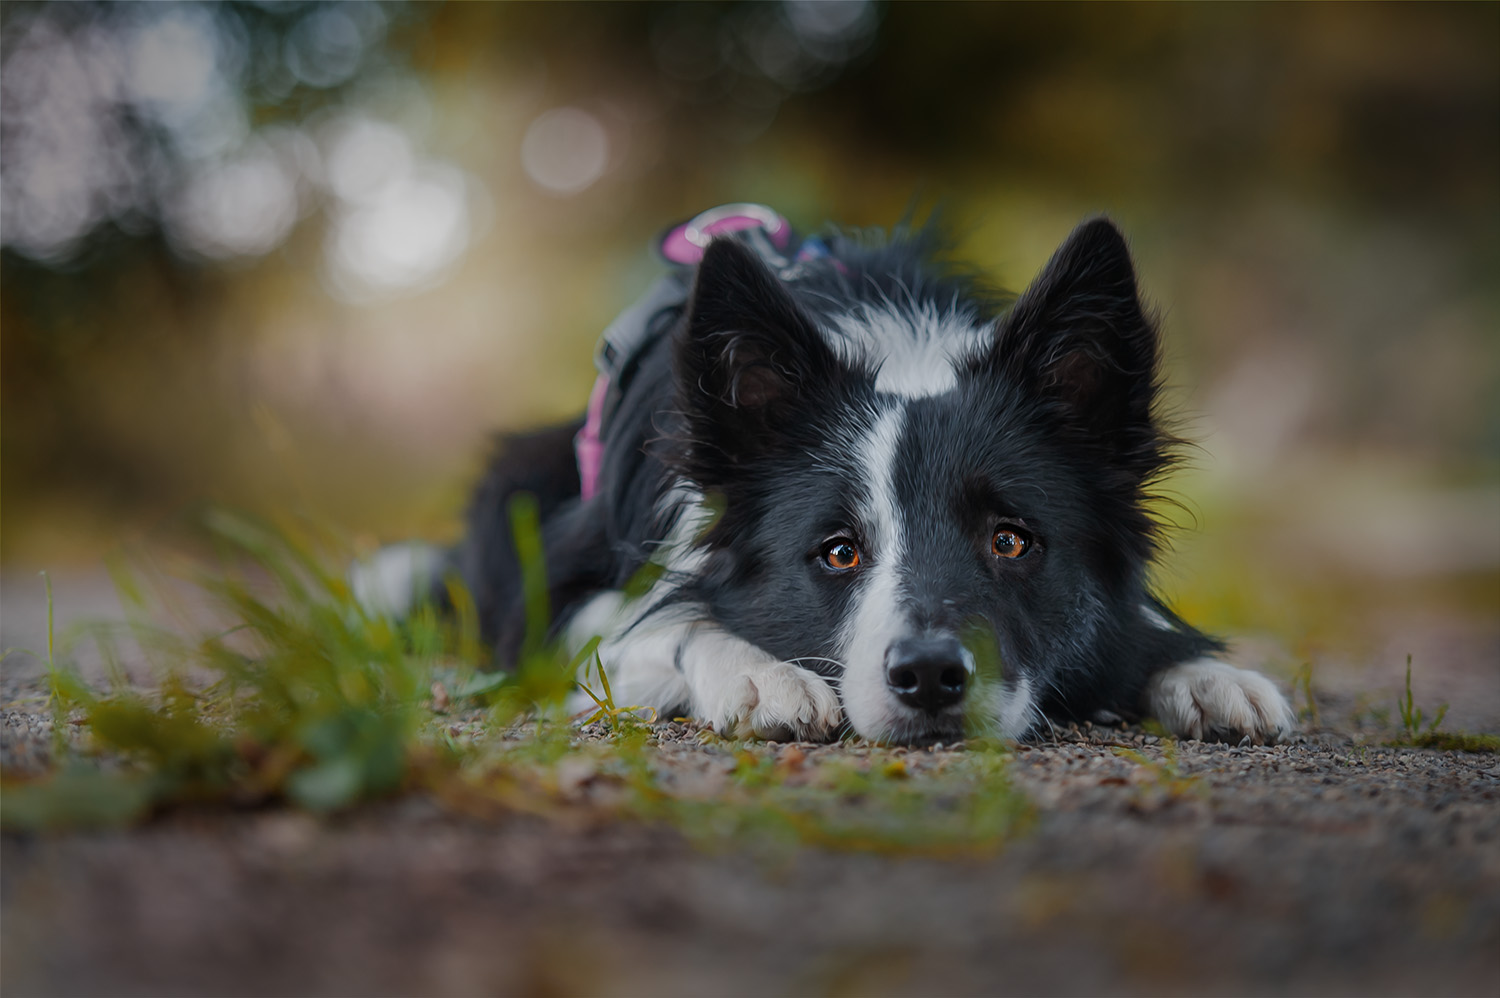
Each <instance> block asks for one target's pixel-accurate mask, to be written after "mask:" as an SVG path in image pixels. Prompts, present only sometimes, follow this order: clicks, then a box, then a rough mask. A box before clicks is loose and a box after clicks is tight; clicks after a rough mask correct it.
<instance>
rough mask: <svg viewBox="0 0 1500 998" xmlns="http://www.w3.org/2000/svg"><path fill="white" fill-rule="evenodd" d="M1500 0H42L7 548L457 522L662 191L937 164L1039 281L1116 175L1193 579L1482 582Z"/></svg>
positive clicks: (1114, 187) (17, 196)
mask: <svg viewBox="0 0 1500 998" xmlns="http://www.w3.org/2000/svg"><path fill="white" fill-rule="evenodd" d="M1497 16H1500V15H1497V7H1496V6H1495V5H1493V4H1441V3H1435V4H1410V5H1395V4H1390V5H1364V4H1359V5H1355V4H1337V5H1323V4H1318V5H1295V6H1294V5H1249V4H1212V5H1209V4H1194V5H1188V4H1174V5H1158V4H1130V3H1124V4H1109V5H1087V6H1078V5H1053V4H967V3H965V4H947V3H922V4H915V3H889V4H884V3H880V4H871V3H859V2H855V3H848V4H808V3H797V2H790V3H781V4H761V3H723V4H717V3H681V4H667V3H663V4H642V3H611V4H403V3H394V2H393V3H366V4H329V3H320V2H312V0H308V2H286V3H268V2H267V3H261V2H232V3H222V4H199V3H177V4H132V3H26V2H18V3H7V4H5V5H4V6H3V7H0V62H3V66H0V73H3V81H0V82H3V84H4V85H3V86H0V139H3V141H0V186H3V190H0V195H3V196H0V210H3V212H4V213H5V214H4V225H3V227H0V239H3V240H4V248H3V249H0V288H3V295H0V328H3V340H0V406H3V418H0V455H3V461H4V469H3V470H4V475H3V478H0V487H3V490H4V491H3V503H0V542H3V548H0V554H3V557H4V558H5V559H6V561H7V562H8V563H15V562H17V561H27V562H34V561H37V560H39V559H47V560H55V559H58V558H67V557H71V556H74V555H92V554H95V553H97V552H98V551H99V550H101V549H103V548H106V547H107V546H108V545H109V544H111V543H113V542H114V541H115V540H116V539H118V538H119V537H120V536H121V535H122V534H131V533H134V532H136V531H138V530H140V529H143V528H144V529H148V530H153V529H154V530H163V529H173V528H174V525H175V524H176V523H177V522H178V517H179V516H180V514H181V512H182V511H183V510H185V509H191V508H192V507H194V506H196V504H199V503H201V502H203V501H205V500H219V501H228V502H229V503H231V504H233V505H236V506H244V507H249V508H252V509H257V510H261V511H269V510H281V509H287V508H295V509H299V510H311V511H314V512H315V513H317V514H319V515H321V516H325V517H328V518H331V519H335V520H337V521H338V522H341V523H346V524H349V525H351V526H352V527H354V528H355V529H357V530H367V531H370V532H372V533H379V534H383V535H387V536H395V535H404V534H411V533H422V534H426V535H429V536H433V535H438V536H441V535H443V534H444V533H451V531H452V530H453V528H454V525H455V516H456V512H457V510H458V509H460V508H461V506H462V497H463V494H464V491H465V486H466V482H467V481H468V479H469V477H470V475H471V474H472V471H473V469H474V462H475V461H476V460H477V459H478V455H479V454H480V453H481V450H482V447H481V443H482V438H483V436H484V434H485V433H487V432H489V431H490V430H491V429H492V428H496V427H506V426H520V425H528V424H536V423H541V422H544V421H547V420H554V419H559V418H563V417H566V416H569V415H571V414H572V413H574V412H576V411H577V410H578V409H579V407H580V406H581V405H582V403H583V401H584V399H585V397H586V395H587V390H588V385H589V383H590V381H591V379H592V372H591V370H590V367H589V364H588V360H587V358H588V357H589V356H590V355H591V351H592V346H593V342H594V340H595V338H596V337H597V335H598V333H599V331H600V330H601V329H602V328H603V327H604V326H605V324H607V322H608V321H609V320H610V319H611V318H612V317H613V315H614V314H615V313H616V312H617V311H618V310H619V309H620V308H621V307H622V306H623V305H624V304H626V303H628V302H629V301H630V300H632V299H633V297H634V296H635V295H636V294H638V293H639V291H640V290H641V289H642V288H643V287H644V286H645V284H646V283H647V281H648V280H649V278H650V276H651V275H652V273H653V269H654V267H655V263H654V262H653V260H652V258H651V256H650V254H649V251H648V250H647V248H646V247H647V245H648V243H649V241H650V239H651V238H652V237H653V236H654V235H655V234H656V233H657V232H659V231H660V230H661V229H662V228H663V227H664V226H665V225H666V224H667V223H669V222H671V221H674V220H677V219H681V218H684V217H687V216H689V215H691V214H693V213H695V212H697V211H699V210H701V209H703V208H704V207H707V206H709V205H712V204H716V203H722V202H725V201H731V200H747V199H748V200H759V201H764V202H767V203H770V204H773V205H775V206H776V207H778V208H779V209H780V210H781V211H783V212H784V213H785V214H787V215H788V217H790V218H791V219H792V220H793V221H794V222H795V223H796V224H798V225H799V226H801V227H804V228H812V227H816V226H819V225H821V224H823V223H824V221H825V220H830V219H831V220H835V221H838V222H842V223H845V224H849V225H855V226H866V225H888V224H890V223H891V222H892V221H894V220H895V219H896V218H898V217H899V216H900V215H901V214H902V212H903V211H904V210H906V209H907V208H908V207H909V206H911V205H912V204H913V203H914V202H915V203H917V204H918V205H919V206H925V205H927V204H929V203H931V202H940V203H942V204H944V205H945V206H946V215H947V217H948V218H949V220H950V221H952V222H953V223H955V226H956V228H957V229H958V230H959V232H960V235H961V246H960V247H959V249H960V251H961V252H962V253H964V254H966V255H967V256H969V257H971V258H973V259H974V260H975V261H976V262H978V263H980V264H981V265H983V266H985V267H987V268H989V269H991V270H992V271H993V272H994V273H995V274H996V276H997V277H998V278H999V279H1000V280H1001V281H1003V282H1004V283H1006V284H1009V285H1010V286H1012V287H1017V286H1020V285H1023V284H1024V283H1025V282H1026V281H1027V280H1028V279H1029V278H1030V276H1031V275H1032V274H1033V273H1034V272H1035V270H1036V268H1037V267H1038V266H1039V265H1040V264H1041V262H1042V261H1043V260H1045V258H1046V256H1047V254H1048V253H1049V252H1050V250H1051V249H1052V248H1053V247H1054V246H1055V245H1056V244H1057V242H1058V241H1059V240H1060V239H1061V238H1062V237H1063V235H1065V233H1066V232H1067V230H1068V229H1069V227H1070V226H1071V225H1072V224H1074V223H1075V222H1076V221H1077V220H1078V219H1079V218H1080V217H1082V216H1083V215H1085V214H1087V213H1089V212H1093V211H1100V210H1103V211H1108V212H1110V213H1111V214H1113V215H1115V216H1116V217H1117V218H1118V219H1119V220H1120V221H1121V222H1122V223H1123V224H1124V225H1125V227H1126V229H1127V231H1129V232H1130V233H1131V235H1132V239H1133V244H1134V249H1135V251H1136V255H1137V259H1138V262H1139V264H1140V267H1141V271H1142V277H1143V282H1144V285H1145V287H1146V289H1147V292H1148V294H1149V295H1150V297H1151V298H1152V299H1153V300H1155V301H1157V302H1160V303H1162V304H1163V305H1165V306H1166V309H1165V319H1166V326H1165V328H1166V333H1167V353H1168V361H1169V371H1168V374H1169V379H1170V381H1171V382H1172V384H1173V385H1174V388H1173V394H1172V397H1171V399H1170V402H1171V404H1172V408H1173V409H1174V410H1176V411H1178V412H1180V413H1182V414H1184V417H1185V418H1184V420H1183V422H1184V426H1183V429H1184V430H1185V431H1186V432H1187V433H1188V434H1189V435H1190V436H1192V437H1194V438H1197V439H1201V440H1202V441H1203V443H1204V450H1203V451H1202V452H1201V453H1199V454H1197V455H1195V461H1196V463H1197V464H1198V465H1199V466H1200V469H1201V471H1200V472H1199V473H1196V474H1194V475H1191V476H1187V477H1184V478H1183V479H1181V480H1180V481H1179V482H1177V483H1175V485H1174V487H1175V488H1176V489H1178V490H1179V497H1180V498H1182V499H1183V500H1184V501H1185V504H1186V505H1187V506H1188V508H1189V509H1191V510H1194V511H1195V512H1197V513H1198V514H1199V515H1198V517H1197V519H1198V520H1200V521H1201V522H1202V523H1203V524H1206V525H1208V526H1210V527H1212V528H1213V531H1212V533H1211V534H1209V535H1207V536H1204V537H1194V538H1184V539H1182V540H1180V541H1179V542H1178V543H1179V548H1178V550H1177V553H1176V555H1175V561H1174V562H1173V565H1172V566H1169V570H1168V571H1166V572H1165V573H1164V579H1166V580H1167V581H1168V588H1169V589H1170V590H1171V592H1172V594H1173V595H1174V596H1176V597H1177V598H1179V600H1180V601H1181V602H1182V603H1183V604H1184V609H1185V611H1186V612H1189V613H1190V615H1193V616H1194V619H1197V620H1202V621H1204V622H1205V623H1208V624H1210V625H1211V626H1216V627H1226V628H1238V627H1244V626H1247V625H1254V624H1256V623H1258V622H1259V623H1262V624H1264V626H1267V627H1269V628H1271V629H1273V630H1275V631H1277V632H1278V633H1282V634H1289V635H1297V636H1300V637H1301V639H1303V640H1305V641H1311V642H1316V641H1318V640H1321V638H1320V637H1319V636H1318V635H1317V634H1316V633H1315V632H1317V631H1318V629H1319V628H1320V627H1322V626H1324V624H1325V623H1326V620H1327V619H1328V618H1329V617H1330V616H1337V611H1338V610H1339V608H1340V607H1341V606H1342V605H1344V604H1346V603H1348V602H1349V601H1350V600H1353V599H1357V600H1360V601H1364V603H1365V604H1367V605H1371V606H1374V607H1376V608H1380V607H1383V606H1387V605H1392V604H1395V603H1403V602H1404V605H1410V603H1411V602H1412V600H1413V597H1412V594H1411V589H1412V586H1414V585H1419V586H1420V587H1422V590H1423V592H1424V593H1427V594H1429V596H1430V599H1431V600H1432V601H1433V602H1434V603H1435V604H1440V605H1443V606H1453V605H1457V606H1461V607H1463V608H1465V612H1469V611H1471V610H1473V609H1475V608H1477V609H1478V610H1479V611H1480V612H1482V613H1486V614H1489V615H1491V616H1493V615H1494V613H1495V607H1496V606H1497V605H1500V603H1497V600H1500V520H1497V518H1496V517H1495V516H1494V514H1493V508H1494V506H1495V505H1496V504H1497V503H1500V458H1497V455H1500V402H1497V399H1500V336H1497V335H1496V333H1497V328H1500V281H1497V274H1500V185H1497V184H1496V183H1495V178H1496V176H1500V32H1497ZM142 53H144V54H142ZM37 81H41V82H42V83H45V84H46V86H40V85H39V84H38V82H37ZM43 209H46V210H45V211H43ZM28 212H30V214H27V213H28ZM44 223H45V224H44ZM49 226H50V227H49ZM49 233H50V235H48V234H49ZM44 237H45V238H44ZM1189 519H1191V518H1189ZM1393 532H1394V533H1393ZM1394 535H1400V536H1402V537H1404V538H1405V539H1406V540H1405V543H1404V544H1403V545H1402V548H1401V551H1400V552H1399V553H1395V554H1391V555H1390V556H1386V555H1385V554H1382V551H1383V550H1384V549H1383V548H1382V546H1381V545H1380V544H1378V543H1375V542H1373V541H1372V538H1377V537H1389V536H1394ZM361 543H370V539H369V538H362V539H361ZM1182 578H1189V579H1193V580H1194V581H1193V582H1192V583H1190V584H1182V583H1181V582H1180V581H1179V580H1180V579H1182ZM1413 580H1416V581H1415V582H1414V581H1413ZM1434 586H1436V587H1437V588H1434ZM1429 596H1424V597H1422V598H1424V599H1426V598H1429ZM1271 622H1274V623H1271ZM1299 654H1300V650H1299Z"/></svg>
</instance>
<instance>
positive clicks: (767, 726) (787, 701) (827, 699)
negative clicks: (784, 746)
mask: <svg viewBox="0 0 1500 998" xmlns="http://www.w3.org/2000/svg"><path fill="white" fill-rule="evenodd" d="M730 699H731V701H732V702H731V703H730V704H726V705H725V707H726V709H725V710H723V711H722V712H721V716H720V717H719V718H718V719H717V720H716V723H715V727H717V728H718V729H719V730H720V731H723V732H726V733H732V734H735V735H738V736H740V737H747V736H752V735H753V736H755V737H757V738H767V739H774V740H784V741H790V740H805V741H822V740H824V739H827V738H829V737H831V736H832V735H833V733H834V732H835V731H836V730H838V726H839V724H840V723H841V721H842V720H843V711H842V709H841V708H840V707H839V698H838V694H837V693H835V692H834V690H833V687H832V686H830V685H828V681H827V680H825V679H824V678H823V677H821V676H818V675H816V674H814V673H811V672H808V671H807V670H806V669H802V668H799V667H797V666H795V665H790V664H788V663H785V662H778V663H777V664H775V665H772V666H770V667H769V668H766V669H758V670H756V671H755V672H754V673H750V674H747V675H744V676H742V677H740V679H739V681H738V682H737V683H736V684H735V687H734V695H733V696H732V697H731V698H730Z"/></svg>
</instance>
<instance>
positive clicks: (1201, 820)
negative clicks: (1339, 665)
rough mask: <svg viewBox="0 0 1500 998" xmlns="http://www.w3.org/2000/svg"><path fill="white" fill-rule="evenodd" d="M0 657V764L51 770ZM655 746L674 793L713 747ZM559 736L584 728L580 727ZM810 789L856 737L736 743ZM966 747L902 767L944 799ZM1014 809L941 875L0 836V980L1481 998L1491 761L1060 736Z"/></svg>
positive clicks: (1302, 740)
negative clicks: (986, 840) (940, 784)
mask: <svg viewBox="0 0 1500 998" xmlns="http://www.w3.org/2000/svg"><path fill="white" fill-rule="evenodd" d="M36 683H37V677H36V675H35V672H34V669H33V670H30V671H28V670H26V669H22V668H19V667H18V666H16V665H15V664H13V663H12V664H8V665H7V667H6V669H5V672H4V674H3V683H0V685H3V687H4V689H3V696H4V703H5V704H6V707H5V709H4V712H3V717H0V721H3V723H0V736H3V737H0V741H3V745H4V751H5V764H6V767H7V769H8V771H12V772H14V771H15V770H16V768H17V767H24V766H25V765H31V764H38V763H40V762H42V761H44V755H45V753H44V752H42V751H40V747H41V746H43V745H45V742H46V736H47V731H46V727H47V722H46V721H45V720H43V719H42V718H41V716H40V714H39V709H40V704H39V702H38V701H36V700H35V699H31V697H33V696H34V694H35V691H36V689H37V685H36ZM690 734H691V730H690V729H685V728H682V727H681V726H678V727H677V728H673V729H671V730H668V731H664V732H663V733H662V735H663V737H662V739H661V740H662V741H663V744H662V745H661V746H660V747H658V748H656V749H653V750H652V751H653V752H654V753H655V759H656V762H657V764H658V765H659V766H661V767H664V768H669V769H675V770H677V771H679V772H680V773H682V774H683V776H684V779H686V778H687V777H688V776H690V775H691V774H693V773H700V774H701V773H703V772H719V771H722V769H723V766H721V765H720V763H722V762H723V761H724V758H725V756H726V754H727V753H730V752H732V751H733V747H726V746H724V745H722V744H713V743H709V744H701V743H699V742H698V741H696V740H694V739H692V738H690V737H687V736H688V735H690ZM588 736H589V735H588V734H587V733H583V734H582V735H581V737H588ZM757 751H759V752H762V753H766V754H774V755H776V756H777V757H778V758H784V759H794V760H795V761H796V762H797V764H798V765H800V766H806V767H809V768H816V767H818V766H822V765H827V764H829V763H830V762H832V761H835V760H839V759H847V758H849V757H851V756H855V757H857V756H858V755H859V754H860V753H862V752H863V753H868V752H869V751H870V750H869V748H868V747H866V746H862V745H859V744H857V743H853V744H843V745H837V746H811V745H800V746H776V745H771V746H760V747H758V748H757ZM963 751H964V749H963V748H962V747H957V748H951V747H950V748H939V749H936V750H934V751H927V750H913V751H912V752H911V753H908V755H907V758H908V759H909V760H910V763H911V764H910V765H909V766H908V767H907V769H909V771H910V773H911V776H910V777H909V778H910V779H913V780H920V779H929V778H937V777H936V776H933V775H931V774H934V773H937V772H938V771H940V770H941V768H942V767H941V765H940V764H941V763H942V761H943V760H944V758H945V757H956V755H957V753H961V752H963ZM1010 771H1011V778H1012V779H1013V781H1014V782H1015V784H1016V785H1017V786H1018V788H1019V789H1020V790H1021V791H1023V792H1024V794H1025V795H1026V796H1027V797H1028V798H1029V800H1030V801H1031V802H1032V805H1033V807H1034V810H1035V820H1034V821H1033V822H1032V823H1031V824H1030V825H1029V826H1028V827H1027V828H1025V829H1024V830H1023V831H1021V832H1019V833H1017V834H1015V835H1013V836H1012V837H1011V838H1009V839H1008V840H1007V841H1006V842H1005V843H1004V844H1003V845H1002V846H1001V847H1000V848H999V849H998V850H995V851H992V852H989V853H986V854H983V855H966V856H962V857H959V858H919V857H912V856H902V855H891V854H878V853H867V852H859V851H847V850H842V849H827V848H815V847H810V846H809V847H800V848H786V847H773V846H772V845H770V844H765V847H762V844H760V843H756V842H744V841H723V842H715V841H714V840H713V838H712V837H708V838H707V839H706V840H705V838H704V837H703V836H698V837H696V839H690V837H689V836H687V835H684V834H683V833H682V832H681V831H680V830H677V829H674V828H671V827H666V826H660V825H651V824H646V823H642V822H639V821H635V820H622V819H608V818H602V817H600V815H601V813H602V812H600V811H598V810H597V809H589V808H579V809H578V811H577V813H576V814H571V815H569V814H564V815H562V816H561V817H556V816H554V817H551V818H539V817H530V816H525V815H521V814H514V813H492V814H487V815H486V816H484V817H482V818H480V817H472V816H465V815H463V814H460V813H456V812H455V811H454V810H453V809H452V808H449V807H445V806H442V805H440V804H439V803H438V802H436V801H435V800H433V799H430V798H428V797H425V796H422V795H408V796H406V797H403V798H399V799H396V800H393V801H389V802H386V803H382V804H374V805H367V806H364V807H360V808H357V809H355V810H353V811H352V812H349V813H345V814H342V815H339V816H335V817H327V818H319V817H314V816H311V815H308V814H305V813H300V812H296V811H291V810H286V809H281V808H271V809H258V810H226V809H217V808H206V809H178V810H176V811H173V812H171V813H169V814H166V815H163V816H160V817H158V818H155V819H153V820H152V821H150V822H148V823H147V824H145V825H144V826H141V827H136V828H133V829H129V830H115V831H97V832H71V833H65V834H53V835H16V834H10V835H6V836H5V837H4V838H3V840H0V868H3V874H4V875H3V881H0V944H3V963H0V990H3V992H4V993H5V994H7V995H30V994H108V995H178V994H183V995H188V994H191V995H198V994H268V995H269V994H418V993H420V994H454V995H468V994H479V993H494V994H528V995H530V994H538V995H575V994H577V995H613V994H622V995H635V994H642V995H644V994H649V995H678V994H681V995H738V994H793V995H803V994H828V995H879V994H998V993H1063V994H1099V993H1123V994H1134V993H1142V994H1160V993H1174V994H1237V993H1253V994H1273V993H1274V994H1306V993H1314V992H1316V993H1329V994H1361V995H1363V994H1392V995H1398V994H1399V995H1407V994H1480V995H1495V994H1497V993H1500V757H1497V756H1495V755H1492V754H1464V753H1455V752H1438V751H1428V750H1416V749H1399V748H1389V747H1384V746H1382V745H1380V744H1379V743H1378V742H1377V741H1375V740H1374V739H1372V738H1370V737H1369V736H1368V734H1364V735H1361V734H1359V733H1357V732H1354V731H1352V730H1351V729H1350V728H1349V726H1348V725H1341V726H1340V727H1339V728H1336V729H1329V728H1313V727H1311V726H1309V727H1308V729H1307V730H1305V731H1304V732H1303V733H1302V734H1300V735H1298V736H1297V738H1296V739H1295V740H1294V741H1293V742H1292V743H1291V744H1286V745H1279V746H1275V747H1256V746H1249V745H1245V746H1232V745H1218V744H1204V743H1197V742H1184V743H1177V744H1175V745H1174V744H1170V743H1163V742H1162V741H1160V740H1159V739H1156V738H1155V737H1154V736H1151V735H1148V734H1147V733H1145V732H1144V731H1141V730H1140V729H1135V728H1102V727H1101V728H1087V727H1085V728H1084V729H1083V730H1071V729H1069V730H1062V731H1058V732H1055V733H1054V735H1053V737H1050V738H1049V739H1047V740H1045V741H1041V742H1037V743H1034V744H1029V745H1023V746H1020V747H1018V748H1017V749H1016V750H1015V752H1014V755H1013V758H1012V761H1011V764H1010Z"/></svg>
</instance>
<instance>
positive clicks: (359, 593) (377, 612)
mask: <svg viewBox="0 0 1500 998" xmlns="http://www.w3.org/2000/svg"><path fill="white" fill-rule="evenodd" d="M447 564H448V553H447V552H446V551H444V550H443V549H442V548H440V547H436V546H434V545H432V544H423V543H421V542H420V541H408V542H407V543H405V544H389V545H387V546H385V547H383V548H381V549H380V550H379V551H376V552H375V553H374V554H373V555H371V556H370V557H368V558H366V559H363V560H362V561H356V562H355V563H354V564H352V565H350V566H349V574H348V579H349V589H350V591H351V592H352V594H353V596H354V599H355V601H356V602H357V603H359V605H360V606H361V607H362V608H363V609H364V611H365V613H367V614H370V615H371V616H381V617H391V618H393V619H396V620H401V619H403V618H405V617H407V616H408V615H409V614H410V613H411V611H412V610H413V609H414V608H415V607H416V606H417V605H418V604H419V603H421V602H423V601H424V600H427V599H429V598H430V596H431V593H432V586H433V583H434V582H437V581H438V580H439V579H441V578H442V575H443V570H444V569H445V568H446V567H447Z"/></svg>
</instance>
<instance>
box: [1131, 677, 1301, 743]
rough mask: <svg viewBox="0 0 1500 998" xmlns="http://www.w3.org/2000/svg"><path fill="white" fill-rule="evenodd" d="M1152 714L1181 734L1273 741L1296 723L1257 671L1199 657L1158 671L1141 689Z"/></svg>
mask: <svg viewBox="0 0 1500 998" xmlns="http://www.w3.org/2000/svg"><path fill="white" fill-rule="evenodd" d="M1146 693H1147V698H1148V703H1149V706H1150V709H1151V713H1152V714H1154V715H1155V716H1156V719H1157V720H1159V721H1160V722H1161V723H1162V725H1163V726H1165V727H1166V729H1167V730H1168V731H1170V732H1171V733H1172V734H1174V735H1178V736H1180V737H1183V738H1225V737H1228V738H1242V737H1244V736H1246V735H1248V736H1249V737H1250V739H1251V740H1252V741H1254V742H1257V743H1261V742H1277V741H1280V740H1281V739H1283V738H1285V737H1286V736H1287V735H1289V734H1291V733H1292V731H1293V729H1294V728H1295V727H1296V723H1297V721H1296V718H1295V717H1294V716H1293V714H1292V707H1291V704H1289V703H1287V700H1286V697H1284V696H1282V695H1281V691H1280V690H1278V689H1277V688H1276V687H1275V685H1273V684H1272V682H1271V681H1270V680H1269V679H1267V678H1266V677H1265V676H1262V675H1261V674H1260V673H1258V672H1250V671H1249V670H1247V669H1236V668H1235V667H1234V666H1232V665H1226V664H1225V663H1223V662H1219V661H1216V660H1215V659H1211V658H1200V659H1197V660H1196V661H1193V662H1184V663H1182V664H1181V665H1174V666H1172V667H1170V668H1167V669H1163V670H1162V671H1161V672H1158V673H1157V674H1156V675H1154V676H1152V677H1151V681H1150V683H1149V684H1148V685H1147V687H1146Z"/></svg>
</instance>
